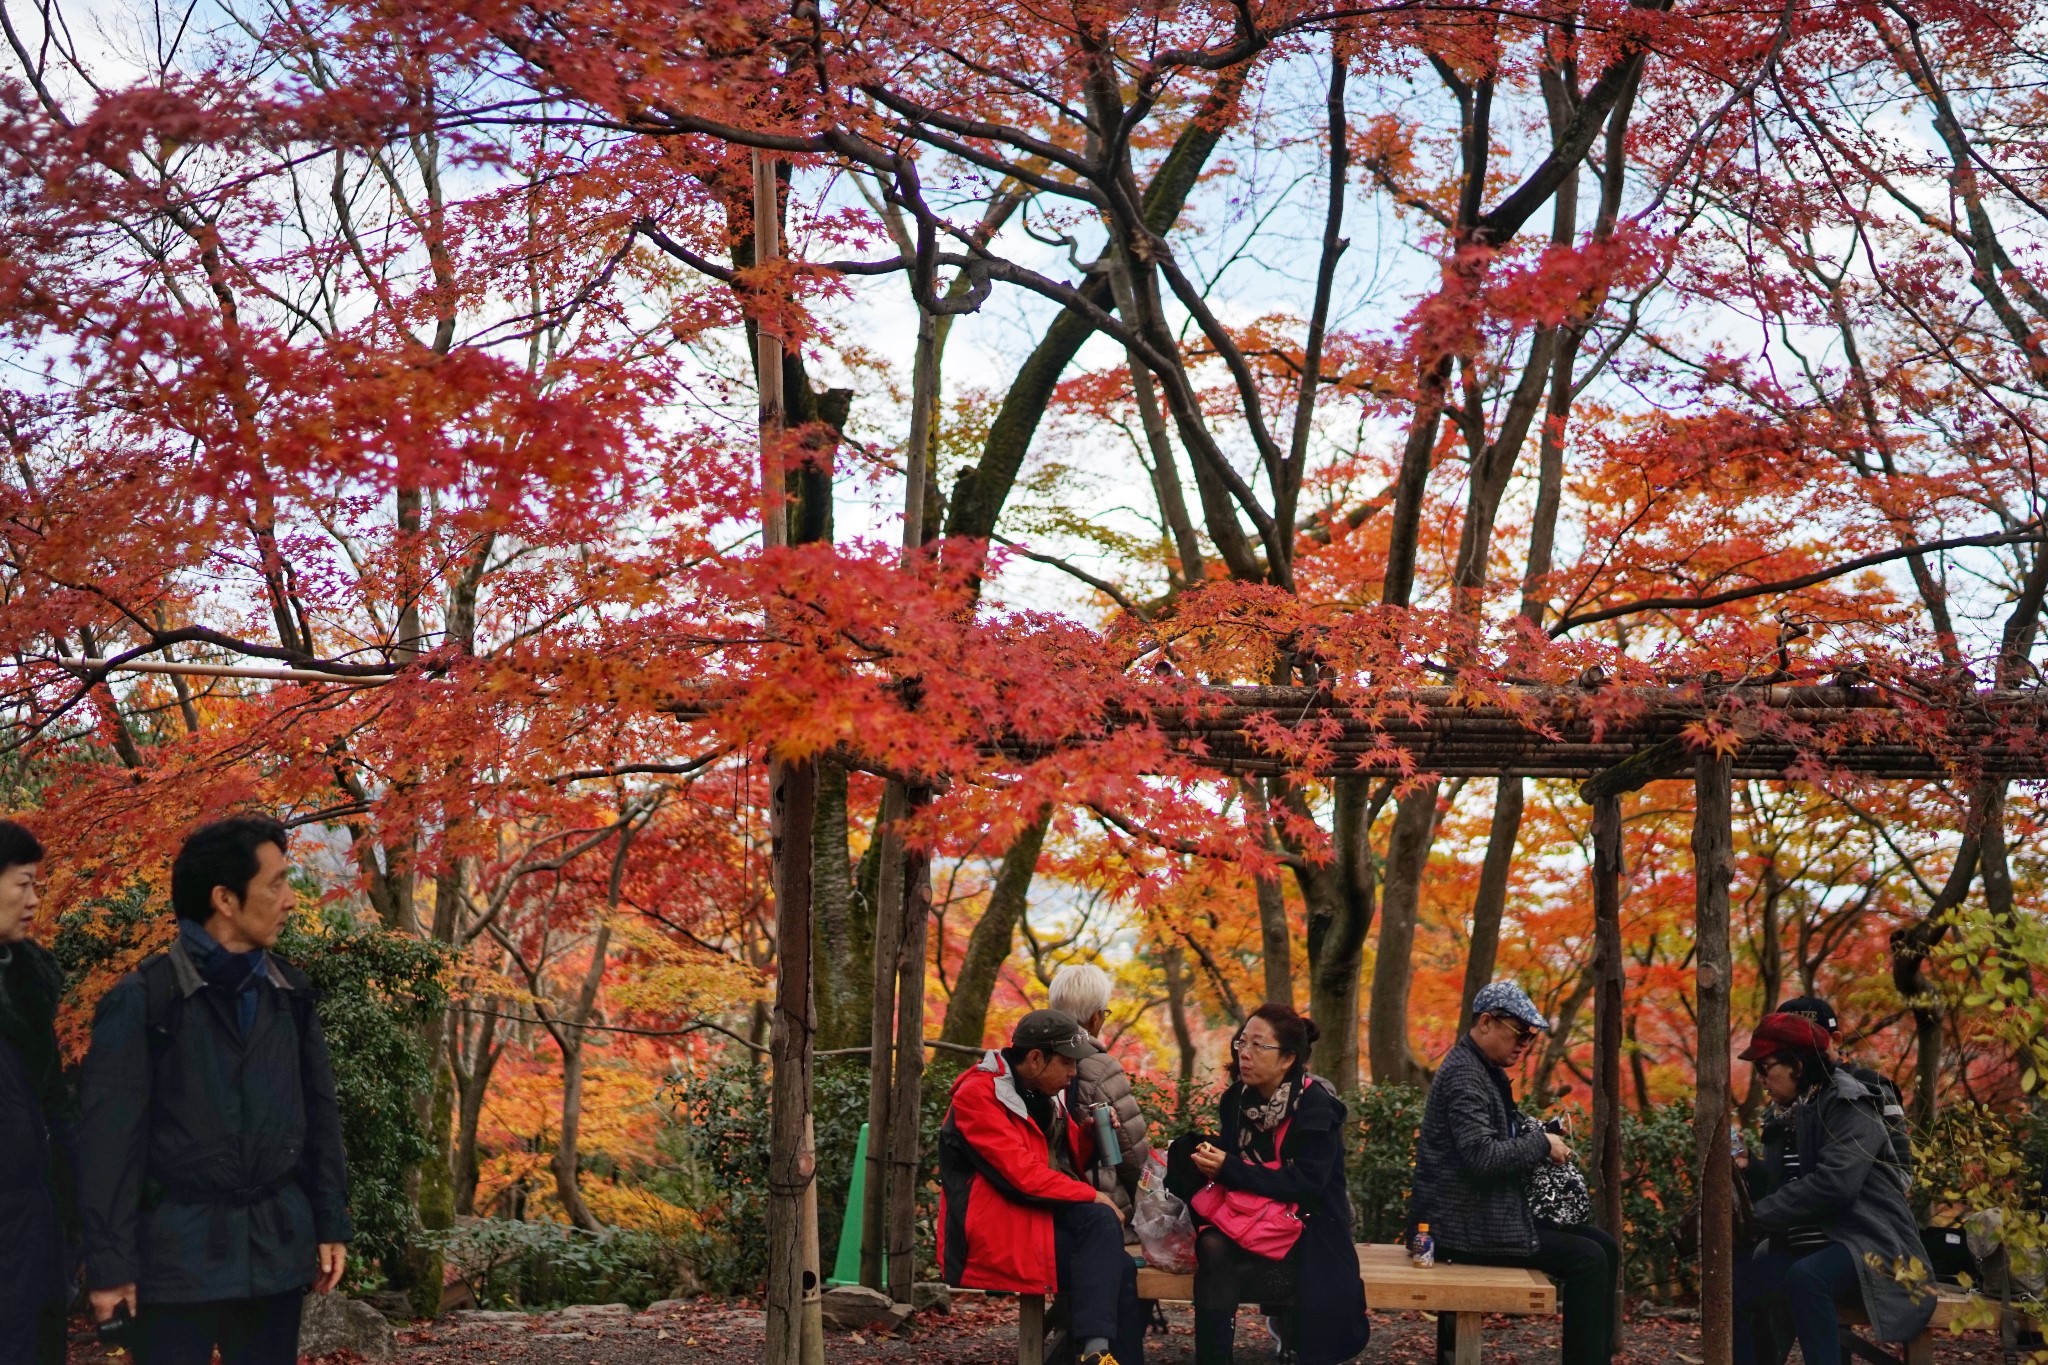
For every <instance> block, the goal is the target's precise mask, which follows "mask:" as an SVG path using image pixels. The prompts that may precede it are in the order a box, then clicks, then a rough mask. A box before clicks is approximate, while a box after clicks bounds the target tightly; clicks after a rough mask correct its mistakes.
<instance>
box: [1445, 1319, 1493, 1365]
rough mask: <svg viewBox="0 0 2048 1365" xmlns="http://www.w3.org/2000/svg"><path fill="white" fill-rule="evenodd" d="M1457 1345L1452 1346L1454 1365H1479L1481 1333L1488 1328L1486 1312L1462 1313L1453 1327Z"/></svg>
mask: <svg viewBox="0 0 2048 1365" xmlns="http://www.w3.org/2000/svg"><path fill="white" fill-rule="evenodd" d="M1453 1330H1454V1331H1455V1332H1456V1333H1457V1336H1456V1337H1455V1338H1454V1340H1455V1341H1456V1342H1457V1345H1456V1346H1455V1347H1453V1348H1452V1355H1451V1360H1452V1362H1453V1365H1479V1335H1480V1333H1482V1332H1484V1331H1485V1330H1486V1315H1485V1314H1484V1313H1460V1314H1458V1325H1457V1327H1456V1328H1454V1329H1453Z"/></svg>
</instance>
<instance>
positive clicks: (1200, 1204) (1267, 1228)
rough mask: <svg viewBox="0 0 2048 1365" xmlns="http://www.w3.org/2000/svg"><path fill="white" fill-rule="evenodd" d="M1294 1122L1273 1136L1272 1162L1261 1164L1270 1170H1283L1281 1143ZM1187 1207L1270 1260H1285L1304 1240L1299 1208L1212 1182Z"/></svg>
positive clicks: (1252, 1250)
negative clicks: (1280, 1154)
mask: <svg viewBox="0 0 2048 1365" xmlns="http://www.w3.org/2000/svg"><path fill="white" fill-rule="evenodd" d="M1292 1122H1294V1120H1293V1119H1289V1120H1287V1123H1283V1124H1281V1125H1280V1130H1279V1131H1278V1132H1277V1133H1275V1134H1274V1135H1273V1154H1274V1155H1273V1160H1271V1161H1267V1162H1262V1163H1260V1164H1261V1165H1264V1166H1265V1167H1266V1168H1267V1169H1269V1170H1275V1171H1277V1170H1279V1169H1280V1157H1279V1153H1280V1144H1281V1143H1283V1142H1285V1141H1286V1140H1287V1125H1288V1124H1289V1123H1292ZM1188 1207H1189V1208H1191V1209H1193V1210H1194V1211H1195V1216H1196V1217H1198V1218H1200V1219H1202V1220H1203V1221H1204V1222H1206V1223H1208V1224H1210V1225H1211V1226H1213V1227H1214V1228H1215V1229H1216V1230H1217V1231H1218V1232H1220V1233H1222V1234H1223V1235H1224V1236H1225V1237H1228V1238H1229V1239H1230V1240H1231V1241H1233V1242H1235V1243H1237V1244H1238V1245H1239V1246H1241V1247H1243V1248H1244V1249H1245V1250H1246V1251H1249V1252H1250V1253H1251V1254H1252V1255H1254V1256H1263V1257H1265V1258H1266V1259H1267V1260H1269V1261H1279V1260H1284V1259H1286V1256H1287V1253H1288V1252H1290V1251H1292V1250H1294V1244H1295V1242H1297V1241H1299V1240H1300V1238H1301V1211H1300V1209H1299V1208H1298V1207H1297V1206H1295V1205H1293V1204H1285V1203H1282V1202H1281V1201H1280V1200H1278V1199H1273V1198H1271V1197H1269V1196H1267V1195H1263V1194H1253V1193H1252V1192H1251V1191H1250V1190H1233V1189H1227V1188H1225V1187H1224V1186H1222V1185H1219V1184H1217V1183H1216V1182H1215V1181H1213V1180H1212V1181H1210V1182H1209V1183H1208V1184H1206V1185H1204V1186H1202V1188H1201V1189H1199V1190H1196V1191H1195V1197H1194V1198H1193V1199H1190V1200H1189V1201H1188Z"/></svg>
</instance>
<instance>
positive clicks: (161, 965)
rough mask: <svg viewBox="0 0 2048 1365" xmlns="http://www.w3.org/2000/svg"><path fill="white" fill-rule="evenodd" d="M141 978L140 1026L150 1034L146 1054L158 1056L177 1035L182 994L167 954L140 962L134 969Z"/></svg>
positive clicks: (175, 971)
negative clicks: (141, 1007) (141, 1006)
mask: <svg viewBox="0 0 2048 1365" xmlns="http://www.w3.org/2000/svg"><path fill="white" fill-rule="evenodd" d="M135 974H136V975H137V976H139V977H141V978H142V998H143V1015H142V1021H143V1027H144V1029H145V1030H146V1031H147V1032H148V1035H149V1055H150V1058H151V1059H152V1060H154V1059H155V1058H157V1057H161V1056H162V1055H163V1054H164V1052H165V1051H166V1050H167V1049H168V1048H169V1047H170V1045H171V1040H172V1039H173V1038H176V1037H177V1036H178V1020H179V1019H180V1018H181V1017H182V1016H183V1014H184V1008H183V1006H184V1003H185V1001H184V993H183V992H181V991H180V990H179V989H178V973H177V969H176V968H175V967H173V966H172V965H171V959H170V957H169V956H168V955H167V954H164V953H156V954H154V955H152V956H150V957H147V958H145V959H143V962H142V965H141V966H140V967H137V968H136V969H135Z"/></svg>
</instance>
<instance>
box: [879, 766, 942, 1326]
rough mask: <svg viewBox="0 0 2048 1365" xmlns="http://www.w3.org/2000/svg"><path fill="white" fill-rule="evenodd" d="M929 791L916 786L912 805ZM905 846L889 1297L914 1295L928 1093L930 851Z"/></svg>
mask: <svg viewBox="0 0 2048 1365" xmlns="http://www.w3.org/2000/svg"><path fill="white" fill-rule="evenodd" d="M930 800H931V793H930V792H929V791H928V790H926V789H924V788H921V787H913V788H911V789H910V791H909V793H908V805H909V807H910V809H911V810H916V809H918V808H919V807H921V806H924V805H925V804H927V803H928V802H929V801H930ZM894 842H895V844H896V847H898V848H902V849H903V852H902V855H901V862H902V875H901V878H900V881H899V885H900V886H901V887H902V910H901V915H902V921H901V922H902V926H903V934H902V939H901V942H900V945H899V947H898V967H897V974H896V1065H895V1075H894V1078H893V1085H892V1087H891V1094H890V1097H889V1201H888V1207H889V1215H888V1216H889V1227H888V1248H889V1250H888V1270H889V1297H890V1298H892V1299H894V1300H896V1302H898V1303H909V1302H910V1301H911V1282H912V1281H913V1280H914V1279H915V1278H916V1276H917V1267H918V1259H917V1184H918V1181H917V1162H918V1129H919V1127H920V1125H919V1122H918V1119H919V1111H920V1109H921V1108H922V1103H923V1098H924V987H925V980H924V976H925V973H924V968H925V943H926V939H927V935H928V928H929V926H930V924H931V917H932V882H931V855H930V854H929V853H928V852H927V851H925V850H924V849H914V848H903V841H902V840H901V839H897V840H895V841H894Z"/></svg>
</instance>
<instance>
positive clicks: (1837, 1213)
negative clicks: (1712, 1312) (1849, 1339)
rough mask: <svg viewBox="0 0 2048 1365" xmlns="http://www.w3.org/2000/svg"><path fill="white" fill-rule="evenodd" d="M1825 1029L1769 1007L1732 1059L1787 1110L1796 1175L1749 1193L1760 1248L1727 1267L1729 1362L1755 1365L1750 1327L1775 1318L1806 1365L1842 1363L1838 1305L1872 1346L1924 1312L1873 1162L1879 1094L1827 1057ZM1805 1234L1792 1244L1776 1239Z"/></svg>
mask: <svg viewBox="0 0 2048 1365" xmlns="http://www.w3.org/2000/svg"><path fill="white" fill-rule="evenodd" d="M1830 1041H1831V1040H1830V1038H1829V1036H1828V1032H1827V1030H1826V1029H1824V1028H1822V1027H1821V1026H1820V1025H1819V1024H1817V1023H1815V1022H1814V1021H1813V1020H1811V1019H1807V1018H1804V1017H1802V1016H1800V1015H1796V1014H1784V1013H1779V1014H1768V1015H1765V1016H1764V1018H1763V1021H1762V1022H1761V1023H1759V1024H1758V1025H1757V1026H1756V1031H1755V1032H1754V1033H1753V1034H1751V1035H1750V1040H1749V1046H1748V1047H1747V1048H1745V1049H1743V1052H1742V1060H1744V1061H1746V1062H1748V1063H1750V1064H1751V1065H1752V1066H1754V1067H1755V1068H1756V1072H1757V1077H1758V1079H1759V1080H1760V1081H1761V1082H1762V1084H1763V1088H1764V1090H1765V1092H1766V1093H1767V1094H1769V1095H1770V1097H1771V1100H1772V1101H1773V1102H1774V1103H1775V1104H1777V1105H1779V1106H1781V1107H1783V1108H1785V1109H1787V1110H1790V1111H1791V1116H1792V1124H1793V1128H1794V1142H1795V1144H1796V1146H1797V1150H1798V1152H1799V1165H1798V1175H1797V1177H1796V1178H1793V1179H1788V1180H1787V1181H1786V1182H1785V1183H1784V1184H1783V1185H1782V1186H1781V1187H1780V1188H1779V1189H1777V1190H1776V1191H1775V1192H1773V1193H1771V1194H1770V1195H1768V1196H1766V1197H1765V1198H1763V1199H1761V1200H1759V1201H1758V1202H1757V1204H1756V1206H1755V1210H1754V1213H1755V1219H1756V1223H1757V1225H1758V1226H1759V1227H1760V1228H1762V1229H1763V1230H1764V1231H1766V1232H1768V1233H1770V1234H1771V1235H1772V1241H1771V1245H1770V1249H1769V1250H1766V1251H1763V1252H1760V1253H1759V1254H1758V1255H1756V1256H1754V1257H1752V1258H1750V1259H1749V1260H1745V1261H1740V1262H1738V1263H1737V1264H1736V1267H1735V1316H1736V1323H1735V1342H1734V1348H1735V1351H1734V1354H1735V1362H1736V1365H1756V1362H1757V1361H1758V1347H1757V1338H1758V1335H1759V1334H1758V1332H1757V1330H1756V1329H1757V1326H1758V1324H1759V1323H1760V1322H1765V1321H1768V1319H1769V1318H1770V1316H1771V1315H1772V1314H1774V1313H1780V1312H1782V1313H1785V1314H1787V1315H1789V1316H1790V1318H1791V1320H1792V1328H1793V1331H1794V1333H1795V1334H1796V1335H1797V1337H1798V1339H1799V1350H1800V1354H1801V1356H1802V1357H1803V1358H1804V1359H1806V1360H1811V1361H1836V1360H1840V1359H1841V1358H1842V1332H1841V1327H1840V1325H1839V1323H1838V1322H1837V1320H1836V1317H1835V1307H1836V1305H1837V1304H1840V1303H1859V1302H1860V1303H1861V1305H1862V1308H1863V1312H1864V1315H1865V1316H1866V1317H1868V1318H1869V1320H1870V1325H1871V1330H1872V1331H1873V1332H1875V1333H1876V1335H1877V1336H1878V1338H1879V1339H1880V1340H1883V1341H1910V1340H1911V1339H1912V1338H1914V1337H1916V1336H1918V1335H1919V1334H1920V1332H1921V1330H1922V1329H1923V1328H1925V1327H1926V1326H1927V1322H1928V1319H1929V1318H1931V1317H1932V1316H1933V1315H1934V1294H1933V1292H1932V1289H1931V1288H1930V1287H1929V1286H1930V1285H1931V1276H1930V1275H1929V1274H1928V1270H1927V1266H1926V1263H1925V1261H1924V1260H1923V1259H1922V1251H1921V1246H1920V1234H1919V1229H1918V1226H1917V1225H1916V1224H1915V1223H1914V1221H1913V1211H1912V1209H1911V1208H1910V1207H1909V1206H1908V1205H1907V1203H1906V1195H1905V1191H1904V1190H1902V1189H1901V1188H1900V1187H1899V1184H1898V1181H1897V1180H1895V1179H1894V1178H1893V1177H1892V1175H1891V1173H1890V1171H1889V1169H1888V1168H1887V1167H1886V1165H1885V1161H1884V1158H1885V1156H1886V1154H1887V1153H1888V1152H1889V1150H1890V1135H1889V1134H1888V1133H1887V1132H1886V1131H1885V1125H1884V1118H1883V1116H1882V1114H1881V1113H1880V1101H1879V1098H1878V1096H1876V1095H1875V1094H1873V1093H1872V1092H1871V1090H1870V1088H1869V1087H1868V1086H1866V1085H1865V1084H1864V1083H1863V1082H1861V1081H1859V1080H1857V1079H1856V1078H1855V1077H1854V1076H1852V1075H1851V1074H1849V1072H1848V1071H1846V1070H1845V1069H1843V1068H1842V1067H1840V1066H1838V1065H1837V1064H1836V1063H1835V1062H1834V1060H1833V1059H1832V1058H1831V1057H1830V1055H1829V1045H1830ZM1794 1229H1811V1230H1812V1232H1813V1234H1814V1235H1813V1236H1812V1237H1811V1238H1810V1239H1808V1241H1807V1242H1806V1243H1805V1244H1803V1245H1796V1246H1795V1245H1792V1244H1791V1243H1789V1242H1788V1241H1786V1240H1785V1234H1788V1233H1790V1232H1792V1231H1793V1230H1794Z"/></svg>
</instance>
